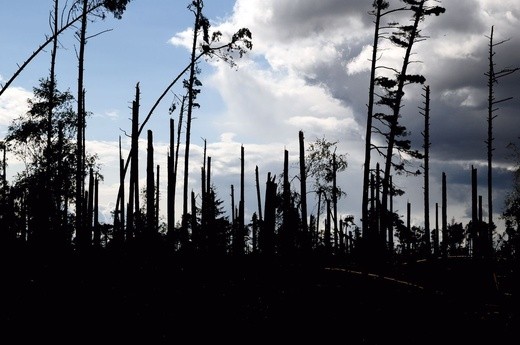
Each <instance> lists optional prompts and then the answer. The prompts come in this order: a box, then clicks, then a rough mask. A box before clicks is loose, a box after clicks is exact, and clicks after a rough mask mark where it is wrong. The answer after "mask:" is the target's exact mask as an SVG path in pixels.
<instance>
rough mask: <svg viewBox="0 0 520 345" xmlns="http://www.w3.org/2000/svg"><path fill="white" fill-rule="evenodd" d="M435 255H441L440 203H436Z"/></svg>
mask: <svg viewBox="0 0 520 345" xmlns="http://www.w3.org/2000/svg"><path fill="white" fill-rule="evenodd" d="M433 254H435V256H438V255H439V203H438V202H436V203H435V236H434V237H433Z"/></svg>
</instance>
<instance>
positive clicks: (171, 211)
mask: <svg viewBox="0 0 520 345" xmlns="http://www.w3.org/2000/svg"><path fill="white" fill-rule="evenodd" d="M174 128H175V122H174V120H173V119H170V147H169V148H168V162H167V163H168V164H167V166H166V170H167V172H166V185H167V187H166V188H167V196H166V198H167V202H166V203H167V207H166V213H167V223H168V235H169V236H172V235H173V229H174V228H175V206H174V204H173V201H174V200H175V199H174V196H173V194H174V193H175V191H174V185H173V166H174V159H175V158H174V147H175V146H174V141H175V131H174Z"/></svg>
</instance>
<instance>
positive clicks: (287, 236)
mask: <svg viewBox="0 0 520 345" xmlns="http://www.w3.org/2000/svg"><path fill="white" fill-rule="evenodd" d="M283 162H284V163H283V204H282V205H283V206H282V207H283V209H282V214H283V221H282V229H281V234H280V241H281V243H280V244H281V246H282V251H283V252H284V253H285V254H287V253H288V252H289V251H290V247H291V242H292V240H293V239H292V236H291V235H292V232H291V230H290V227H291V225H290V224H289V207H290V205H291V187H290V184H289V151H287V150H284V161H283Z"/></svg>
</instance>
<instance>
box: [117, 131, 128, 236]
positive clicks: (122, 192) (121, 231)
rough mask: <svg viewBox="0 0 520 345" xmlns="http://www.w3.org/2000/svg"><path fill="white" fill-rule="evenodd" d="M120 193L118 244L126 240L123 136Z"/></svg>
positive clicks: (120, 152) (120, 151) (120, 156)
mask: <svg viewBox="0 0 520 345" xmlns="http://www.w3.org/2000/svg"><path fill="white" fill-rule="evenodd" d="M119 193H120V195H121V199H120V200H121V201H120V202H119V207H120V208H121V210H120V212H119V214H120V215H121V220H120V228H119V229H117V231H118V232H119V233H118V234H117V240H116V241H117V243H121V242H122V241H123V240H124V236H125V235H124V234H125V219H126V218H125V160H124V159H123V152H122V150H121V136H120V137H119Z"/></svg>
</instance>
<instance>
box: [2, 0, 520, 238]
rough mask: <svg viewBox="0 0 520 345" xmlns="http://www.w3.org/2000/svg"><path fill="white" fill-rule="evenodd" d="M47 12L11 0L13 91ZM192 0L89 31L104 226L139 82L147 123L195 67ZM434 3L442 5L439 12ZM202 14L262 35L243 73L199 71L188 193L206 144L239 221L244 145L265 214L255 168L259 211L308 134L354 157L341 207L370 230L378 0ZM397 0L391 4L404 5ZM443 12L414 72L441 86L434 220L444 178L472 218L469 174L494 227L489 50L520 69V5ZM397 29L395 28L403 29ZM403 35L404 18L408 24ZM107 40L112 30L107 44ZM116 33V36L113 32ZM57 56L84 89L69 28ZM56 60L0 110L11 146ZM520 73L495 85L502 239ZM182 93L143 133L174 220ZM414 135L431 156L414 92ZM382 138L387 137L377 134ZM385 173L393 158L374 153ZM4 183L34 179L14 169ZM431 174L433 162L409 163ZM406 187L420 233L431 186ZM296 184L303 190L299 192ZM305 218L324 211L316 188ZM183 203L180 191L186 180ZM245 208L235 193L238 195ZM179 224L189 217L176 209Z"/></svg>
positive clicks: (425, 28)
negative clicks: (174, 152) (369, 137)
mask: <svg viewBox="0 0 520 345" xmlns="http://www.w3.org/2000/svg"><path fill="white" fill-rule="evenodd" d="M52 2H53V1H51V0H45V1H44V0H38V1H36V0H21V1H5V0H1V3H2V6H0V8H1V11H0V22H1V23H2V25H1V26H0V47H1V49H2V54H0V80H2V81H5V80H6V79H8V78H9V77H10V76H11V75H12V74H13V73H14V72H15V71H16V68H17V64H21V63H22V62H23V61H24V60H25V59H26V58H27V57H28V56H29V55H30V53H31V52H32V51H33V50H35V49H36V47H38V45H39V44H41V43H42V42H43V41H44V38H45V35H46V34H48V33H49V32H50V28H49V21H48V13H49V11H50V9H51V7H52ZM188 3H189V1H181V0H151V1H144V0H133V1H131V2H130V4H129V5H128V7H127V11H126V12H125V13H124V14H123V18H122V19H120V20H117V19H114V18H112V17H107V18H106V19H105V20H100V19H97V20H95V21H94V22H91V23H90V24H89V28H88V33H89V34H90V35H96V34H97V33H102V32H103V33H102V34H100V35H97V36H95V37H93V38H91V39H90V40H89V41H88V44H87V47H86V63H85V87H86V90H87V93H86V105H87V109H88V110H89V111H90V112H92V115H91V117H90V118H89V119H88V122H87V132H86V139H87V150H88V151H89V152H91V153H96V154H98V156H99V162H100V164H101V173H102V174H103V175H104V181H103V182H102V183H101V184H100V204H101V209H102V211H103V212H102V214H103V215H104V217H106V219H107V220H108V219H109V217H110V211H112V210H113V209H114V204H115V201H116V195H117V189H118V155H119V153H118V138H119V136H122V140H123V150H124V153H125V156H126V154H127V153H128V150H129V146H130V143H129V138H127V137H126V136H125V133H126V132H130V125H131V123H130V120H129V119H130V116H131V111H130V105H131V101H132V99H133V96H134V93H135V85H136V83H138V82H139V83H140V88H141V92H142V94H141V108H140V110H141V114H142V115H141V118H142V117H144V114H147V113H148V111H149V110H150V108H151V106H152V105H153V103H154V102H155V100H156V99H157V98H158V97H159V96H160V94H161V93H162V92H163V90H164V89H165V87H166V86H167V85H168V84H169V83H170V82H171V80H173V78H174V77H175V76H176V75H177V74H178V73H179V72H180V71H182V70H183V69H184V68H185V66H186V65H187V63H188V61H189V45H190V40H191V37H190V34H191V30H192V29H191V27H192V25H193V15H192V13H191V12H190V11H188V9H187V5H188ZM428 3H429V4H434V2H433V1H429V2H428ZM204 4H205V15H206V17H207V18H208V19H209V20H210V22H211V25H212V30H220V31H221V32H223V33H224V35H228V37H229V35H230V34H232V33H233V32H235V31H236V30H238V29H239V28H242V27H247V28H249V29H250V31H251V32H252V35H253V49H252V51H251V52H248V53H247V54H246V55H244V57H243V58H242V59H238V60H236V62H237V66H235V67H230V66H229V65H227V64H226V63H224V62H222V61H218V60H215V59H214V60H210V61H204V62H202V63H201V64H200V66H199V67H200V69H201V75H200V76H199V79H200V80H201V81H202V83H203V86H202V91H201V94H200V96H199V99H198V100H199V103H200V105H201V107H200V109H197V110H196V111H195V112H194V121H193V124H192V135H191V157H190V159H191V167H190V181H189V189H190V190H194V191H195V192H198V191H199V190H200V168H201V165H202V160H203V159H202V151H203V150H202V148H203V142H204V140H206V142H207V154H208V156H211V157H212V180H213V183H214V185H215V188H216V192H217V197H218V198H220V199H221V200H222V201H223V202H224V204H223V205H224V207H225V210H226V212H227V214H228V215H230V213H231V212H230V205H231V197H230V186H231V185H234V186H235V193H238V191H239V189H238V188H239V184H240V147H241V146H242V145H243V146H244V150H245V170H246V181H245V194H246V202H245V211H246V217H247V216H249V217H250V216H251V215H252V213H253V212H255V211H257V203H256V194H255V193H256V190H255V178H254V171H255V166H258V169H259V173H260V181H261V189H262V202H263V200H264V192H265V181H266V176H267V173H268V172H271V173H272V174H276V175H277V176H280V174H281V173H282V171H283V155H284V150H285V149H287V150H288V151H289V159H290V171H289V175H290V178H293V177H295V176H297V175H298V174H299V172H298V132H299V131H300V130H302V131H303V132H304V135H305V141H306V145H307V146H308V145H309V144H310V143H311V142H314V141H315V140H316V139H318V138H326V139H327V140H328V141H332V142H337V152H338V153H340V154H346V156H347V162H348V168H347V169H346V170H345V171H344V172H342V173H341V174H340V176H338V184H339V185H340V186H341V188H342V189H343V190H344V191H345V192H346V193H347V194H346V196H345V197H343V198H342V199H341V200H340V202H339V205H338V210H339V212H340V214H341V215H350V214H351V215H354V217H355V223H356V224H357V225H359V226H361V221H360V216H361V212H360V209H361V188H362V173H363V163H364V162H363V160H364V145H365V140H364V139H365V126H366V113H367V107H366V104H367V103H368V87H369V69H370V61H369V59H370V56H371V45H372V41H373V30H374V25H373V17H372V16H370V15H369V14H368V12H369V11H370V10H371V4H372V1H369V0H367V1H358V0H322V1H319V2H318V1H314V0H218V1H217V0H206V1H204ZM400 5H401V2H400V1H397V0H392V1H390V6H391V7H392V8H394V7H398V6H400ZM440 5H441V6H443V7H445V8H446V13H444V14H442V15H441V16H439V17H435V16H433V17H428V18H426V19H425V21H423V22H421V24H420V25H421V26H420V28H421V34H422V35H423V36H425V37H427V39H426V40H424V41H421V42H419V43H417V44H416V45H414V50H413V53H414V55H413V60H414V63H413V64H412V65H411V67H410V68H411V72H413V73H420V74H422V75H423V76H424V77H425V78H426V84H427V85H429V86H430V89H431V103H430V107H431V114H430V116H431V120H430V122H431V128H430V131H431V148H430V191H431V196H430V205H431V211H430V214H431V216H430V219H431V221H430V223H431V226H432V227H434V226H435V218H434V215H435V203H439V207H440V204H441V184H440V182H441V175H442V172H445V173H446V176H447V184H448V187H447V195H448V218H449V220H451V219H452V218H454V219H455V220H456V221H457V222H462V223H463V224H466V223H467V222H468V221H469V220H470V218H471V204H470V202H471V189H470V185H471V166H474V167H476V168H477V169H478V178H479V185H478V194H479V195H482V196H483V200H484V220H486V219H487V217H488V215H487V212H486V209H487V187H486V179H487V173H486V171H487V153H486V144H485V140H486V138H487V122H486V120H487V79H486V76H485V73H486V72H487V70H488V44H489V39H488V36H489V35H490V30H491V27H492V26H494V32H495V42H500V41H503V40H507V41H506V42H504V43H503V44H500V45H499V46H497V47H496V48H495V52H496V55H495V63H496V68H495V69H496V70H500V69H502V68H505V67H517V66H518V63H519V61H520V37H519V36H518V32H519V29H520V2H518V1H517V0H503V1H501V2H497V1H494V0H443V1H442V2H441V3H440ZM395 19H396V18H391V17H388V19H384V21H385V22H389V21H391V20H395ZM399 19H400V21H401V23H402V24H406V23H407V20H408V19H407V18H405V17H401V18H399ZM107 30H108V31H107ZM105 31H106V32H105ZM60 43H61V45H60V49H59V50H58V58H57V59H58V69H57V78H58V87H59V89H60V90H66V89H69V90H70V91H71V92H72V93H73V94H75V93H76V92H77V91H76V83H77V82H76V78H77V59H76V52H75V47H76V46H77V42H76V41H75V39H74V30H69V31H66V32H65V33H64V34H63V36H62V37H61V39H60ZM382 45H383V49H382V50H381V52H380V55H379V59H380V60H379V62H380V64H381V65H383V64H384V65H388V66H392V67H396V68H397V67H399V66H400V59H402V56H403V53H404V52H403V51H402V50H401V49H396V48H394V47H392V46H391V45H390V44H388V42H386V41H383V42H382ZM49 62H50V49H48V50H46V51H45V52H43V53H42V54H40V55H39V56H38V57H37V58H36V59H35V60H34V61H33V62H31V64H30V65H29V66H28V67H27V68H26V69H25V70H24V71H23V72H22V74H21V75H20V76H19V77H18V78H17V79H16V80H15V82H14V83H13V84H12V85H11V87H10V88H9V90H7V91H6V93H4V94H3V95H2V96H1V97H0V139H1V138H3V137H4V136H5V133H6V131H7V126H8V125H9V123H10V121H11V120H12V119H13V118H14V117H17V116H18V115H19V114H21V113H23V112H24V111H26V110H27V105H26V99H27V98H29V97H31V92H32V88H33V87H34V86H36V85H37V84H38V80H39V79H40V78H42V77H46V76H47V75H48V73H49V65H50V63H49ZM518 90H520V73H517V74H513V75H511V76H509V77H506V78H504V79H502V80H500V82H499V83H498V84H497V85H496V88H495V91H496V99H503V98H508V97H513V99H512V100H509V101H507V102H504V103H501V104H500V105H499V109H498V110H497V112H496V115H497V117H496V119H495V120H494V137H495V140H494V147H495V151H494V170H493V174H494V191H493V200H494V211H495V212H494V220H495V222H496V223H497V225H498V227H499V229H501V227H503V221H502V220H500V219H499V217H500V214H501V212H502V210H503V205H504V196H505V195H506V193H507V192H508V191H509V190H510V189H511V186H512V172H511V171H512V168H513V165H514V162H513V161H512V160H511V158H510V156H511V153H512V152H511V150H510V149H508V148H507V145H508V144H509V143H511V142H514V143H519V142H520V139H519V132H518V128H519V124H520V121H519V119H518V111H517V110H518V109H519V108H520V95H519V94H518ZM182 93H183V90H182V84H181V83H179V84H178V85H176V86H175V87H174V88H173V89H172V91H171V92H170V93H169V94H168V96H167V97H166V98H165V99H164V100H163V102H162V103H161V104H160V106H159V107H158V109H157V110H156V111H155V113H154V115H153V116H152V118H151V120H150V122H149V123H148V124H147V126H146V129H150V130H152V131H153V133H154V148H155V159H156V164H159V165H160V166H161V183H160V193H161V196H162V201H161V204H160V207H161V214H163V215H164V214H165V207H166V206H165V200H166V183H165V178H164V177H165V172H166V156H167V152H168V135H169V131H168V126H169V119H170V118H174V119H175V121H177V116H178V113H177V112H176V113H173V114H171V115H170V114H169V112H168V109H169V107H170V105H171V104H172V102H174V101H175V99H176V98H175V96H176V95H177V96H180V95H182ZM405 93H406V94H405V97H404V101H403V105H404V106H403V108H402V112H401V114H402V123H403V124H404V125H405V126H406V127H407V128H408V130H409V131H410V138H411V140H412V145H413V147H414V148H416V149H421V150H422V145H423V143H422V140H423V139H422V136H421V132H422V131H423V130H424V119H423V117H422V116H421V115H420V114H419V111H420V110H419V107H421V106H422V101H423V98H422V93H423V90H422V86H420V85H410V86H407V88H405ZM374 139H375V140H381V138H377V137H374ZM140 140H141V141H140V154H141V157H142V158H143V159H141V163H143V165H142V166H141V169H140V177H141V183H140V184H141V186H142V187H144V186H145V179H144V178H145V165H144V163H145V160H144V157H145V153H146V145H145V140H146V133H145V132H143V134H142V136H141V138H140ZM373 161H374V162H375V161H382V160H381V159H380V158H378V157H377V156H376V155H374V160H373ZM8 164H9V168H8V176H13V175H14V174H15V173H16V171H17V170H19V169H21V168H22V167H23V165H22V163H21V162H20V161H17V159H16V157H13V156H8ZM413 164H414V167H415V168H416V169H417V168H420V166H421V162H413ZM394 182H395V183H396V184H397V185H398V186H399V187H401V188H402V189H404V190H405V192H406V193H405V194H404V195H403V196H401V197H399V198H397V199H396V200H395V206H394V208H395V209H396V210H397V211H398V212H399V213H400V214H401V215H403V216H404V214H405V212H406V203H407V202H410V203H411V204H412V215H411V219H412V224H413V225H418V226H424V209H423V176H422V175H421V176H416V177H414V176H397V177H395V178H394ZM298 183H299V182H298V180H297V179H293V180H292V187H293V188H294V189H296V190H299V185H298ZM308 190H309V191H311V192H310V198H311V200H310V202H309V205H308V212H309V213H312V214H316V211H317V209H316V205H315V202H314V199H313V196H314V195H315V194H313V193H312V186H311V184H310V183H309V186H308ZM178 191H179V194H178V195H179V196H178V198H177V200H182V198H181V193H182V181H179V183H178ZM236 195H238V194H236ZM176 208H177V213H179V212H180V210H181V209H182V205H181V204H180V203H178V204H177V206H176Z"/></svg>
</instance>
